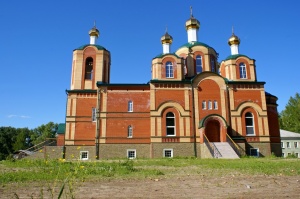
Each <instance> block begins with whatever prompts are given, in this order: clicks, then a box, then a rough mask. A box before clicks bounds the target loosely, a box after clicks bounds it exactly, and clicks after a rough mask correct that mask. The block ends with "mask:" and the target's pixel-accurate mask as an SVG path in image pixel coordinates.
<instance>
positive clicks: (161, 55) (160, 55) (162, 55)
mask: <svg viewBox="0 0 300 199" xmlns="http://www.w3.org/2000/svg"><path fill="white" fill-rule="evenodd" d="M167 55H173V56H175V57H177V58H180V57H179V56H178V55H176V54H175V53H165V54H164V53H161V54H159V55H157V56H155V57H154V58H153V59H155V58H163V57H164V56H167Z"/></svg>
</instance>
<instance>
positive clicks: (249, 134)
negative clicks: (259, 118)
mask: <svg viewBox="0 0 300 199" xmlns="http://www.w3.org/2000/svg"><path fill="white" fill-rule="evenodd" d="M247 113H250V114H251V117H249V116H246V115H247ZM247 113H246V114H245V126H246V135H247V136H253V135H255V128H254V115H253V113H251V112H247ZM247 118H248V119H249V118H252V124H253V125H252V126H250V125H247ZM248 128H252V131H253V133H248V130H247V129H248Z"/></svg>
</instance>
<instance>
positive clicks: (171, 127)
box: [166, 112, 175, 136]
mask: <svg viewBox="0 0 300 199" xmlns="http://www.w3.org/2000/svg"><path fill="white" fill-rule="evenodd" d="M166 128H167V136H174V135H175V116H174V113H172V112H169V113H167V115H166Z"/></svg>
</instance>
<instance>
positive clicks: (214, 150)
mask: <svg viewBox="0 0 300 199" xmlns="http://www.w3.org/2000/svg"><path fill="white" fill-rule="evenodd" d="M203 137H204V143H205V145H206V146H207V148H208V150H209V152H210V154H211V155H212V156H213V157H214V158H219V157H222V155H221V153H220V151H219V150H218V149H217V147H216V146H215V145H214V144H212V143H210V142H209V140H208V138H207V137H206V135H205V134H203Z"/></svg>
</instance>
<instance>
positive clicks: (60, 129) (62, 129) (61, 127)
mask: <svg viewBox="0 0 300 199" xmlns="http://www.w3.org/2000/svg"><path fill="white" fill-rule="evenodd" d="M65 131H66V124H65V123H60V124H58V128H57V131H56V133H57V134H65Z"/></svg>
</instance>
